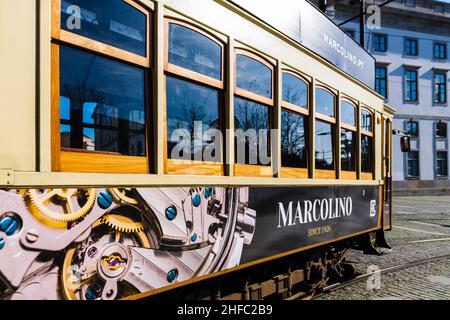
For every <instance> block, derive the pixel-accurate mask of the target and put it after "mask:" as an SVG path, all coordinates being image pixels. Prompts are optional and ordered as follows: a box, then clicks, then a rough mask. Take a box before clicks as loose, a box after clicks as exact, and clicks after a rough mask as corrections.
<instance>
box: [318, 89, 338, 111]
mask: <svg viewBox="0 0 450 320" xmlns="http://www.w3.org/2000/svg"><path fill="white" fill-rule="evenodd" d="M316 112H318V113H320V114H323V115H325V116H329V117H334V95H333V94H331V93H330V92H328V91H326V90H324V89H322V88H317V89H316Z"/></svg>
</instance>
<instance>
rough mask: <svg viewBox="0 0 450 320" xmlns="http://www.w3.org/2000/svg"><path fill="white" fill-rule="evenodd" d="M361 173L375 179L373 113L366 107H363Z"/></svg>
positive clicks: (365, 177) (365, 176) (361, 121)
mask: <svg viewBox="0 0 450 320" xmlns="http://www.w3.org/2000/svg"><path fill="white" fill-rule="evenodd" d="M360 127H361V175H362V178H363V179H373V171H374V163H373V162H374V154H373V137H374V135H373V115H372V113H371V112H370V111H368V110H366V109H361V118H360Z"/></svg>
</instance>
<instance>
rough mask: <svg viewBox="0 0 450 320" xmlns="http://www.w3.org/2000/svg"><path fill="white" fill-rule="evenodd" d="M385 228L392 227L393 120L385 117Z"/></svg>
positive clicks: (389, 228)
mask: <svg viewBox="0 0 450 320" xmlns="http://www.w3.org/2000/svg"><path fill="white" fill-rule="evenodd" d="M383 169H384V173H383V175H384V187H383V188H384V190H383V204H384V228H385V230H391V228H392V172H391V170H392V121H391V120H390V119H384V166H383Z"/></svg>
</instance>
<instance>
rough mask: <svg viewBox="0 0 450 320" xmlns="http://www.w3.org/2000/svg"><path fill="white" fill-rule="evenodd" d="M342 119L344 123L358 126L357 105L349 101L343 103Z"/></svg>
mask: <svg viewBox="0 0 450 320" xmlns="http://www.w3.org/2000/svg"><path fill="white" fill-rule="evenodd" d="M341 121H342V123H345V124H348V125H350V126H353V127H356V112H355V106H354V105H353V104H351V103H349V102H347V101H342V103H341Z"/></svg>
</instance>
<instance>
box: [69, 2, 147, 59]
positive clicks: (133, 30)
mask: <svg viewBox="0 0 450 320" xmlns="http://www.w3.org/2000/svg"><path fill="white" fill-rule="evenodd" d="M77 17H79V18H80V20H79V21H80V22H79V23H78V24H77V20H76V18H77ZM147 23H148V21H147V16H146V15H145V14H144V13H143V12H141V11H140V10H138V9H136V8H135V7H134V6H133V5H131V4H130V3H127V1H123V0H102V1H91V0H61V26H60V27H61V29H62V30H65V31H68V32H71V33H75V34H77V35H80V36H83V37H86V38H89V39H93V40H96V41H99V42H102V43H104V44H107V45H110V46H113V47H117V48H119V49H123V50H126V51H128V52H132V53H134V54H136V55H139V56H144V57H145V56H146V55H147Z"/></svg>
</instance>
